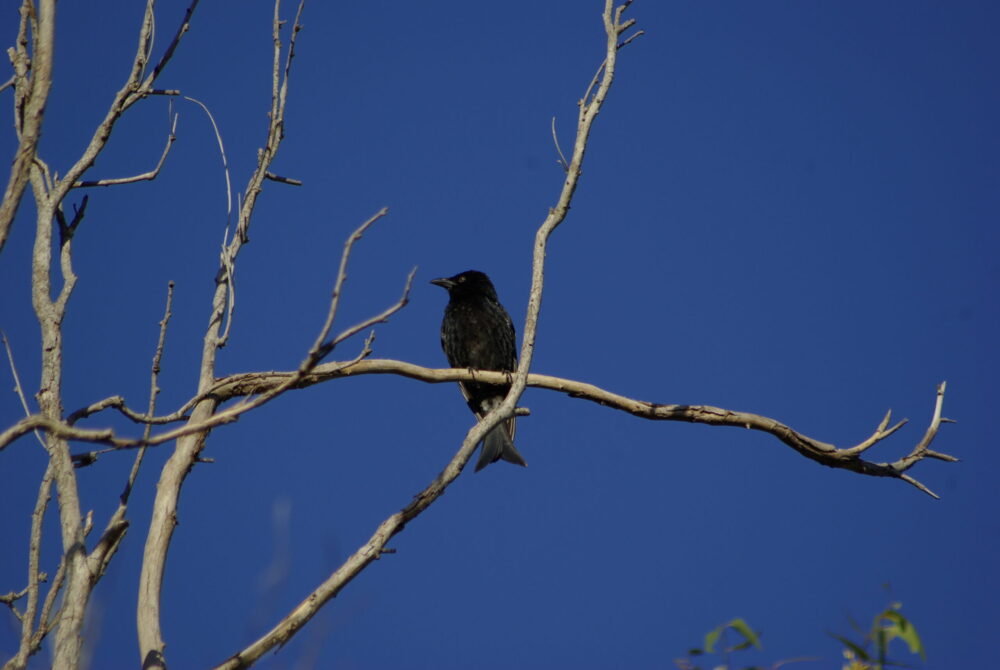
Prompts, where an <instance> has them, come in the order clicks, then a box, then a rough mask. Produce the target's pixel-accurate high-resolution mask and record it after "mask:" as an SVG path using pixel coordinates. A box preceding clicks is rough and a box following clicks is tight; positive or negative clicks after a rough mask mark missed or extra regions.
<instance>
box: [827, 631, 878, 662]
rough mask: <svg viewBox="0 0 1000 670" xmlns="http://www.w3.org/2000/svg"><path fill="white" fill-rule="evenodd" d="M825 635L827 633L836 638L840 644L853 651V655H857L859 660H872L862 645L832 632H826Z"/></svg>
mask: <svg viewBox="0 0 1000 670" xmlns="http://www.w3.org/2000/svg"><path fill="white" fill-rule="evenodd" d="M827 635H829V636H830V637H832V638H833V639H834V640H836V641H837V642H839V643H840V644H842V645H844V646H845V647H847V648H848V649H850V650H851V651H853V652H854V655H855V656H857V657H858V658H859V659H860V660H862V661H870V660H872V659H871V657H870V656H869V655H868V652H867V651H865V650H864V647H860V646H858V645H857V644H855V643H853V642H851V641H850V640H848V639H847V638H846V637H842V636H840V635H834V634H833V633H827Z"/></svg>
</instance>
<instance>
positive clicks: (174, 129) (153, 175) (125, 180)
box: [74, 114, 178, 188]
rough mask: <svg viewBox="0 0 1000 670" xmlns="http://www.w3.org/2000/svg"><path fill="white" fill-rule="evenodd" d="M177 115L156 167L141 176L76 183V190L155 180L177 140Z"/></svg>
mask: <svg viewBox="0 0 1000 670" xmlns="http://www.w3.org/2000/svg"><path fill="white" fill-rule="evenodd" d="M177 116H178V115H177V114H174V119H173V122H172V123H171V124H170V132H168V133H167V143H166V145H165V146H164V147H163V153H161V154H160V160H159V161H157V163H156V167H154V168H153V169H152V170H150V171H149V172H143V173H142V174H137V175H133V176H131V177H117V178H114V179H98V180H96V181H78V182H76V183H75V184H74V186H75V187H76V188H88V187H92V186H118V185H120V184H134V183H136V182H140V181H152V180H153V179H156V178H157V176H159V174H160V169H161V168H162V167H163V164H164V163H165V162H166V161H167V155H168V154H169V153H170V147H171V146H173V144H174V140H176V139H177Z"/></svg>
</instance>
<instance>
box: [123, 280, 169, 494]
mask: <svg viewBox="0 0 1000 670" xmlns="http://www.w3.org/2000/svg"><path fill="white" fill-rule="evenodd" d="M173 303H174V282H173V281H170V282H167V305H166V307H165V308H164V310H163V319H161V320H160V337H159V339H158V340H157V341H156V352H155V353H154V354H153V365H152V369H151V370H150V381H149V407H148V408H147V410H146V415H147V416H153V415H154V414H156V396H157V395H159V393H160V387H159V384H158V383H157V379H158V378H159V376H160V361H161V360H162V358H163V345H164V344H165V343H166V340H167V324H168V323H170V315H171V311H170V309H171V307H172V306H173ZM152 430H153V424H152V423H147V424H146V429H145V430H144V431H143V433H142V439H143V441H146V440H149V435H150V433H151V432H152ZM145 455H146V447H140V448H139V453H137V454H136V456H135V462H134V463H132V470H131V471H130V472H129V475H128V483H126V484H125V490H123V491H122V494H121V497H120V502H121V504H122V505H128V499H129V496H130V495H131V493H132V487H133V486H134V485H135V479H136V477H138V476H139V466H141V465H142V459H143V457H144V456H145Z"/></svg>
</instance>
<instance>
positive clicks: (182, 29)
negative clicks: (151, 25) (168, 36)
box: [126, 0, 199, 106]
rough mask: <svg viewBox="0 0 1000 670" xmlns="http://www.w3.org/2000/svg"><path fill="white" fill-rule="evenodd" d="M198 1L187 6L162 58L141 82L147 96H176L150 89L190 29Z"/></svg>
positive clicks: (170, 92)
mask: <svg viewBox="0 0 1000 670" xmlns="http://www.w3.org/2000/svg"><path fill="white" fill-rule="evenodd" d="M198 2H199V0H194V1H193V2H192V3H191V4H190V5H188V8H187V11H185V12H184V18H183V19H181V24H180V25H179V26H178V27H177V32H176V33H175V34H174V38H173V39H172V40H170V44H169V45H167V49H166V51H164V52H163V56H161V57H160V61H159V62H158V63H157V64H156V66H155V67H154V68H153V71H152V72H150V73H149V75H147V77H146V79H145V80H144V81H143V82H142V87H141V90H143V91H145V93H146V94H148V95H153V94H156V95H164V94H166V95H177V94H178V93H177V91H158V90H154V89H153V88H152V86H153V83H154V82H155V81H156V78H157V77H159V76H160V73H161V72H163V68H165V67H166V66H167V63H169V62H170V59H171V58H173V56H174V52H175V51H176V50H177V46H178V45H179V44H180V43H181V38H182V37H184V34H185V33H186V32H187V31H188V30H189V29H190V28H191V16H192V15H194V10H195V9H196V8H197V7H198ZM140 97H141V96H139V95H136V96H134V97H133V98H131V99H129V100H128V101H127V102H126V106H131V105H132V103H134V102H135V101H136V100H138V99H140Z"/></svg>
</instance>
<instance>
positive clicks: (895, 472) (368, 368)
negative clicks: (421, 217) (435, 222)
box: [212, 359, 958, 498]
mask: <svg viewBox="0 0 1000 670" xmlns="http://www.w3.org/2000/svg"><path fill="white" fill-rule="evenodd" d="M292 374H294V373H292V372H260V373H248V374H242V375H233V376H231V377H227V378H226V379H224V380H219V383H218V384H217V385H216V386H215V387H214V388H213V390H212V392H213V395H215V396H217V397H221V398H224V399H231V398H236V397H243V396H246V395H250V394H256V393H266V392H267V390H268V389H269V388H271V387H272V386H274V385H276V384H280V383H282V380H285V379H287V378H288V377H289V376H290V375H292ZM365 374H394V375H400V376H403V377H409V378H411V379H417V380H420V381H423V382H429V383H444V382H457V381H479V382H487V383H509V376H508V375H507V374H506V373H501V372H485V371H470V370H464V369H462V370H459V369H435V368H425V367H422V366H419V365H413V364H412V363H406V362H403V361H394V360H386V359H369V360H364V361H359V362H357V363H354V364H352V365H348V366H344V365H343V364H340V363H327V364H325V365H320V366H318V367H317V368H316V369H315V371H314V372H313V373H312V374H310V375H307V376H306V377H304V378H303V379H302V380H300V382H299V385H300V386H311V385H312V384H316V383H319V382H323V381H327V380H329V379H335V378H338V377H354V376H359V375H365ZM527 385H528V386H532V387H535V388H544V389H549V390H551V391H558V392H560V393H565V394H566V395H568V396H570V397H571V398H582V399H584V400H589V401H591V402H595V403H597V404H598V405H602V406H604V407H609V408H611V409H616V410H620V411H623V412H628V413H629V414H631V415H633V416H637V417H639V418H643V419H649V420H653V421H684V422H688V423H702V424H706V425H710V426H735V427H740V428H747V429H749V430H758V431H761V432H764V433H768V434H770V435H773V436H774V437H776V438H778V439H779V440H781V441H782V442H784V443H785V444H787V445H788V446H790V447H791V448H792V449H794V450H795V451H797V452H799V453H800V454H802V455H803V456H805V457H806V458H809V459H812V460H814V461H816V462H817V463H822V464H823V465H826V466H829V467H832V468H840V469H844V470H850V471H852V472H857V473H859V474H863V475H869V476H873V477H892V478H895V479H902V480H904V481H906V482H907V483H909V484H912V485H914V486H916V487H917V488H919V489H920V490H922V491H924V492H925V493H927V494H929V495H931V496H933V497H935V498H937V497H938V496H937V495H935V494H934V493H933V492H932V491H930V490H929V489H927V488H926V487H925V486H924V485H923V484H921V483H920V482H918V481H917V480H915V479H913V478H912V477H910V476H909V475H906V474H905V473H906V471H907V470H909V469H910V468H911V467H913V465H915V464H916V463H917V462H918V461H920V460H922V459H924V458H934V459H937V460H943V461H949V462H954V461H957V460H958V459H957V458H955V457H954V456H950V455H948V454H943V453H939V452H936V451H931V450H930V449H929V446H930V443H931V441H932V440H933V439H934V437H935V436H936V435H937V430H938V428H939V426H940V424H941V423H942V422H947V421H948V420H947V419H945V418H943V417H942V416H941V408H942V405H943V402H944V391H945V384H944V383H942V384H941V385H940V386H939V387H938V390H937V399H936V403H935V409H934V415H933V418H932V420H931V424H930V427H929V428H928V429H927V431H926V433H925V434H924V436H923V438H922V439H921V440H920V442H918V443H917V445H916V446H915V447H914V448H913V449H912V450H911V451H910V453H909V454H907V455H906V456H904V457H902V458H900V459H898V460H896V461H893V462H892V463H876V462H872V461H866V460H864V459H862V458H861V454H862V453H864V451H865V450H867V449H868V448H869V447H871V446H873V445H874V444H876V443H878V442H880V441H882V440H884V439H885V438H887V437H889V436H890V435H892V434H893V433H895V432H896V431H897V430H898V429H899V428H900V427H901V426H902V425H903V423H905V421H903V422H900V423H898V424H896V425H895V426H893V427H891V428H887V426H888V423H889V420H890V415H889V414H887V415H886V417H885V419H884V420H883V421H882V423H881V424H880V425H879V426H878V427H877V428H876V430H875V432H874V433H873V434H872V435H871V436H870V437H868V438H866V439H865V440H864V441H862V442H861V443H860V444H858V445H855V446H850V447H842V448H838V447H837V446H835V445H833V444H830V443H827V442H822V441H820V440H817V439H814V438H811V437H809V436H807V435H804V434H803V433H800V432H799V431H796V430H794V429H792V428H791V427H789V426H787V425H785V424H784V423H782V422H780V421H777V420H775V419H771V418H768V417H766V416H761V415H759V414H751V413H750V412H739V411H734V410H729V409H723V408H721V407H713V406H711V405H679V404H660V403H654V402H649V401H646V400H637V399H634V398H629V397H627V396H623V395H619V394H617V393H612V392H610V391H606V390H604V389H602V388H600V387H598V386H594V385H593V384H587V383H585V382H579V381H575V380H571V379H563V378H560V377H552V376H549V375H540V374H530V375H528V382H527Z"/></svg>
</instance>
